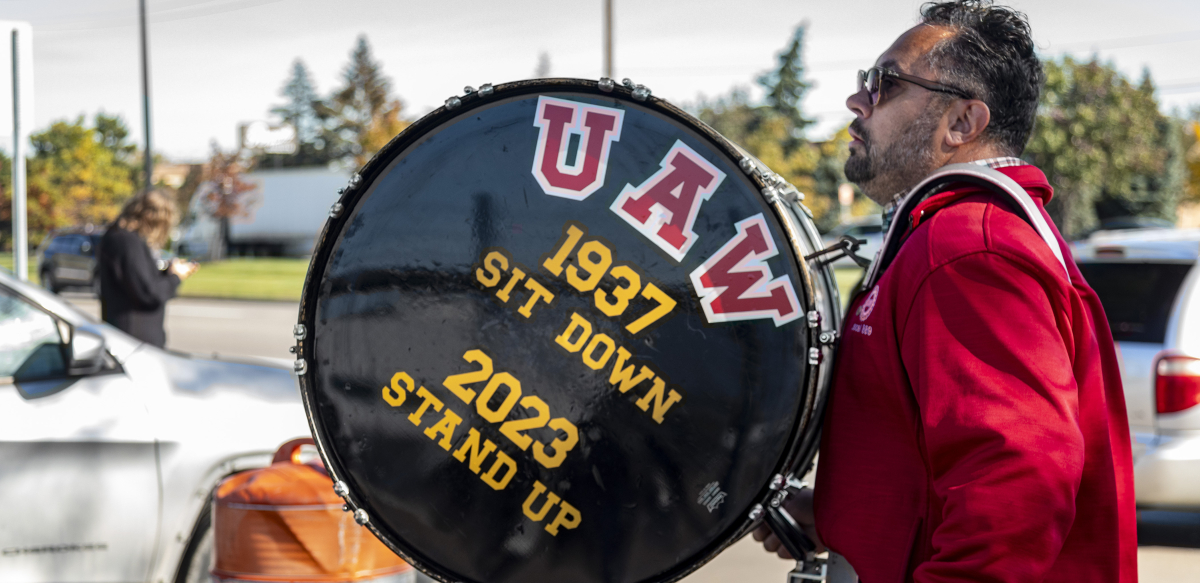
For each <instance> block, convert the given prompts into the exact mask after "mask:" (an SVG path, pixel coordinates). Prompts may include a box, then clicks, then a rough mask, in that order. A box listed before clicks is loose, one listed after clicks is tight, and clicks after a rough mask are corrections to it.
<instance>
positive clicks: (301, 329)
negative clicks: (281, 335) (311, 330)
mask: <svg viewBox="0 0 1200 583" xmlns="http://www.w3.org/2000/svg"><path fill="white" fill-rule="evenodd" d="M292 336H295V337H296V340H304V339H305V338H306V337H307V336H308V328H307V327H305V326H304V324H296V325H295V326H293V327H292Z"/></svg>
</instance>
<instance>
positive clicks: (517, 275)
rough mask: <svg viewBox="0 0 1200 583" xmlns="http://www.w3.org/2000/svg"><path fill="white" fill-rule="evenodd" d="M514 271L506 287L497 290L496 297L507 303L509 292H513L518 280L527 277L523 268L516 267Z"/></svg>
mask: <svg viewBox="0 0 1200 583" xmlns="http://www.w3.org/2000/svg"><path fill="white" fill-rule="evenodd" d="M512 273H513V275H512V277H511V278H509V280H508V283H506V284H504V289H502V290H500V291H498V292H496V297H498V298H500V300H501V301H503V302H506V303H507V302H508V299H509V294H511V293H512V290H513V288H514V287H517V282H518V281H521V280H522V279H525V272H524V271H521V268H519V267H514V268H513V270H512Z"/></svg>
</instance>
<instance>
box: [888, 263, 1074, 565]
mask: <svg viewBox="0 0 1200 583" xmlns="http://www.w3.org/2000/svg"><path fill="white" fill-rule="evenodd" d="M1054 306H1055V303H1054V302H1052V301H1051V300H1050V296H1049V295H1048V293H1047V289H1046V288H1045V287H1043V286H1042V284H1041V283H1040V282H1039V280H1038V279H1037V278H1036V277H1034V276H1033V275H1031V272H1030V270H1027V269H1025V268H1024V264H1022V263H1019V262H1018V261H1017V260H1010V259H1006V258H1004V257H1002V256H999V255H997V254H993V253H976V254H973V255H968V256H966V257H963V258H960V259H957V260H954V261H952V262H951V263H949V264H947V265H944V266H942V267H939V268H938V269H936V270H934V271H933V272H932V273H931V274H930V275H929V277H928V278H927V279H926V281H925V282H923V283H922V284H921V285H920V287H919V289H918V291H917V292H916V294H915V295H914V298H913V303H912V304H911V309H910V311H909V315H908V317H907V319H906V320H905V324H904V328H903V330H902V332H901V339H900V340H901V344H900V345H901V347H902V357H903V361H904V366H905V369H906V371H907V374H908V377H909V380H910V382H911V384H912V387H913V392H914V394H915V397H916V400H917V404H918V406H919V407H920V415H921V431H922V432H923V439H924V441H923V445H924V448H925V455H926V459H927V460H928V461H927V463H928V471H929V472H930V477H931V480H932V484H933V490H934V491H933V495H935V496H937V497H938V498H940V500H941V502H942V508H943V510H942V516H941V523H940V524H938V525H936V528H935V530H934V531H933V533H932V548H931V549H927V551H928V552H929V554H926V555H925V556H931V558H930V559H929V560H928V561H926V562H925V563H923V564H921V565H920V566H918V567H917V569H916V572H915V580H916V581H918V582H934V581H939V582H941V581H1006V582H1007V581H1013V582H1016V581H1040V580H1042V578H1043V577H1044V575H1045V574H1046V572H1047V571H1048V570H1049V569H1050V568H1051V566H1052V565H1053V564H1054V561H1055V559H1056V557H1057V556H1058V553H1059V551H1060V550H1061V549H1062V546H1063V543H1064V542H1065V540H1066V538H1067V533H1068V531H1069V530H1070V528H1071V524H1072V522H1073V521H1074V518H1075V496H1076V492H1077V491H1078V489H1079V483H1080V479H1081V475H1082V472H1083V460H1084V443H1083V435H1082V432H1081V430H1080V426H1079V407H1078V397H1077V390H1076V383H1075V378H1074V375H1073V372H1072V366H1071V357H1070V355H1069V352H1068V340H1069V337H1067V336H1064V334H1069V328H1062V329H1060V328H1059V323H1061V322H1065V317H1064V316H1063V314H1061V310H1060V311H1059V313H1058V314H1056V309H1055V307H1054ZM1056 315H1057V316H1059V317H1056ZM932 520H933V521H934V522H935V523H936V518H933V519H932Z"/></svg>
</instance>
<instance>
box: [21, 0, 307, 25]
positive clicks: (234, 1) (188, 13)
mask: <svg viewBox="0 0 1200 583" xmlns="http://www.w3.org/2000/svg"><path fill="white" fill-rule="evenodd" d="M283 1H284V0H229V1H224V2H223V0H200V1H199V2H193V3H190V4H177V5H175V6H174V7H168V8H165V9H159V10H156V11H154V12H152V13H150V14H149V15H148V18H149V19H150V22H152V23H155V24H158V23H163V22H175V21H179V20H191V19H194V18H203V17H205V16H214V15H217V14H225V13H227V12H237V11H239V10H246V9H249V8H257V7H259V6H265V5H267V4H275V3H278V2H283ZM219 2H223V3H221V4H219V5H217V6H211V4H214V3H219ZM205 5H209V6H205ZM172 12H174V13H177V14H174V15H172V14H169V13H172ZM179 13H181V14H179ZM135 25H137V21H136V19H130V18H129V17H125V16H121V17H113V18H108V19H96V20H81V21H76V22H66V23H62V24H57V25H55V24H49V25H46V26H42V27H39V28H38V30H39V32H42V33H62V32H84V31H89V30H104V29H108V28H122V27H127V26H135Z"/></svg>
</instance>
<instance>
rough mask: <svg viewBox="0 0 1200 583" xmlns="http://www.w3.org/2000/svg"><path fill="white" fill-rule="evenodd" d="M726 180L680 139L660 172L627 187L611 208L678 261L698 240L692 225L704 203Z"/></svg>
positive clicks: (668, 153)
mask: <svg viewBox="0 0 1200 583" xmlns="http://www.w3.org/2000/svg"><path fill="white" fill-rule="evenodd" d="M724 179H725V173H724V172H721V171H720V170H718V169H717V167H716V166H714V165H713V164H712V163H710V162H709V161H708V160H705V159H704V158H702V157H701V156H700V155H699V154H697V153H696V151H695V150H692V149H691V148H689V147H688V146H687V145H686V144H684V143H683V142H682V141H676V142H675V145H674V146H673V147H672V148H671V151H669V152H667V155H666V156H665V157H664V158H663V160H662V162H661V163H660V169H659V171H658V172H656V173H654V175H653V176H651V177H650V178H648V179H647V180H646V181H645V182H643V183H642V184H641V185H640V186H637V187H634V186H633V185H628V186H626V187H625V190H623V191H622V192H621V195H620V196H618V197H617V200H616V201H614V202H613V204H612V207H611V208H612V210H613V212H615V213H617V215H618V216H620V217H621V218H623V219H625V221H626V222H628V223H629V224H630V225H633V228H635V229H637V230H638V231H639V232H640V233H642V234H643V235H645V236H646V237H647V238H648V239H650V240H651V241H653V242H654V244H655V245H658V246H659V248H661V249H662V250H663V251H666V252H667V254H668V255H670V256H671V257H672V258H674V259H675V260H676V261H682V260H683V258H684V256H686V255H687V252H688V251H689V250H690V249H691V248H692V245H694V244H695V243H696V239H697V235H696V233H695V232H694V231H692V226H693V225H695V223H696V217H697V216H698V215H699V214H700V204H701V203H702V202H704V201H705V200H708V199H709V198H710V197H712V194H713V192H715V191H716V190H717V186H719V185H720V184H721V181H723V180H724ZM655 209H657V211H656V210H655Z"/></svg>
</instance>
